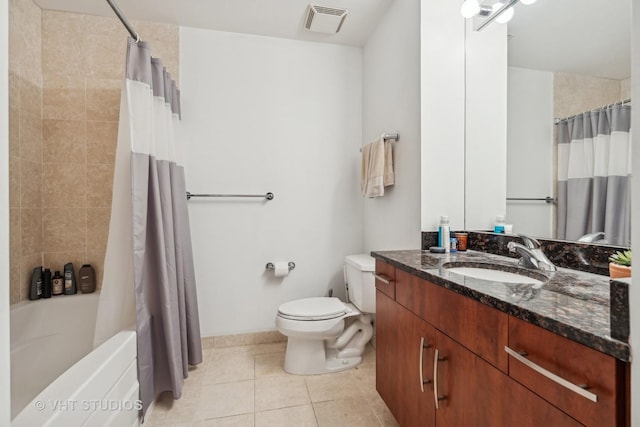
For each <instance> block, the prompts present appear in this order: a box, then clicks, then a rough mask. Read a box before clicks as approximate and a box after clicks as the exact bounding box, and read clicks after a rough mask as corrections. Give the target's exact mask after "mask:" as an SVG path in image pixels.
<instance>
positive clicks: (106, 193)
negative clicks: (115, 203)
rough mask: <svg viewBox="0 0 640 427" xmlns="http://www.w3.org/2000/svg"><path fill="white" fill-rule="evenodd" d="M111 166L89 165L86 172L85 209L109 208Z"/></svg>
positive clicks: (111, 188) (111, 177)
mask: <svg viewBox="0 0 640 427" xmlns="http://www.w3.org/2000/svg"><path fill="white" fill-rule="evenodd" d="M113 167H114V166H113V165H109V164H91V165H89V166H88V168H89V169H88V171H87V207H90V208H110V207H111V195H112V192H113Z"/></svg>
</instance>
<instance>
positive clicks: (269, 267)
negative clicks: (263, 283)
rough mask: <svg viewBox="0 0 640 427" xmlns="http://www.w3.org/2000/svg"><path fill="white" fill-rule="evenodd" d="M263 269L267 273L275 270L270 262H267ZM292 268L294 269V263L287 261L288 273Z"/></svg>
mask: <svg viewBox="0 0 640 427" xmlns="http://www.w3.org/2000/svg"><path fill="white" fill-rule="evenodd" d="M264 268H265V269H267V270H269V271H273V270H275V269H276V266H275V265H273V263H272V262H268V263H267V265H266V266H265V267H264ZM294 268H296V263H295V262H292V261H289V271H291V270H293V269H294Z"/></svg>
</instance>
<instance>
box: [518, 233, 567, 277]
mask: <svg viewBox="0 0 640 427" xmlns="http://www.w3.org/2000/svg"><path fill="white" fill-rule="evenodd" d="M519 236H520V238H521V239H522V241H523V242H524V245H523V244H520V243H516V242H509V243H508V244H507V248H509V252H518V253H519V254H520V256H521V258H520V261H519V264H520V265H521V266H523V267H526V268H534V269H536V270H544V271H557V270H558V269H557V268H556V266H555V265H553V263H552V262H551V260H549V258H547V256H546V255H545V254H544V253H543V252H542V249H541V248H540V242H538V241H537V240H536V239H534V238H533V237H529V236H525V235H522V234H520V235H519Z"/></svg>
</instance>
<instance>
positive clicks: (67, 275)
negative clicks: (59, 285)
mask: <svg viewBox="0 0 640 427" xmlns="http://www.w3.org/2000/svg"><path fill="white" fill-rule="evenodd" d="M77 293H78V287H77V285H76V274H75V272H74V271H73V264H72V263H68V264H65V265H64V294H65V295H73V294H77Z"/></svg>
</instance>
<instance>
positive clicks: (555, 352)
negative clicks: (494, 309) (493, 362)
mask: <svg viewBox="0 0 640 427" xmlns="http://www.w3.org/2000/svg"><path fill="white" fill-rule="evenodd" d="M508 352H509V376H511V377H512V378H513V379H515V380H516V381H518V382H520V383H521V384H524V385H525V386H526V387H527V388H529V389H530V390H532V391H534V392H535V393H537V394H538V395H540V396H542V397H543V398H545V399H546V400H548V401H549V402H553V404H554V405H555V406H557V407H558V408H560V409H562V410H563V411H565V412H566V413H568V414H570V415H571V416H573V417H574V418H575V419H577V420H578V421H580V422H582V423H584V424H585V425H594V426H599V427H600V426H602V427H606V426H622V425H624V423H625V411H626V406H625V401H624V399H623V398H622V397H623V396H624V395H625V389H624V384H625V375H626V372H625V365H624V363H622V362H620V361H619V360H617V359H615V358H613V357H611V356H608V355H606V354H603V353H600V352H598V351H595V350H593V349H590V348H588V347H586V346H584V345H582V344H579V343H576V342H574V341H571V340H569V339H567V338H564V337H561V336H559V335H556V334H554V333H552V332H549V331H547V330H545V329H542V328H540V327H538V326H535V325H532V324H530V323H527V322H524V321H522V320H520V319H517V318H510V319H509V347H508Z"/></svg>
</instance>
